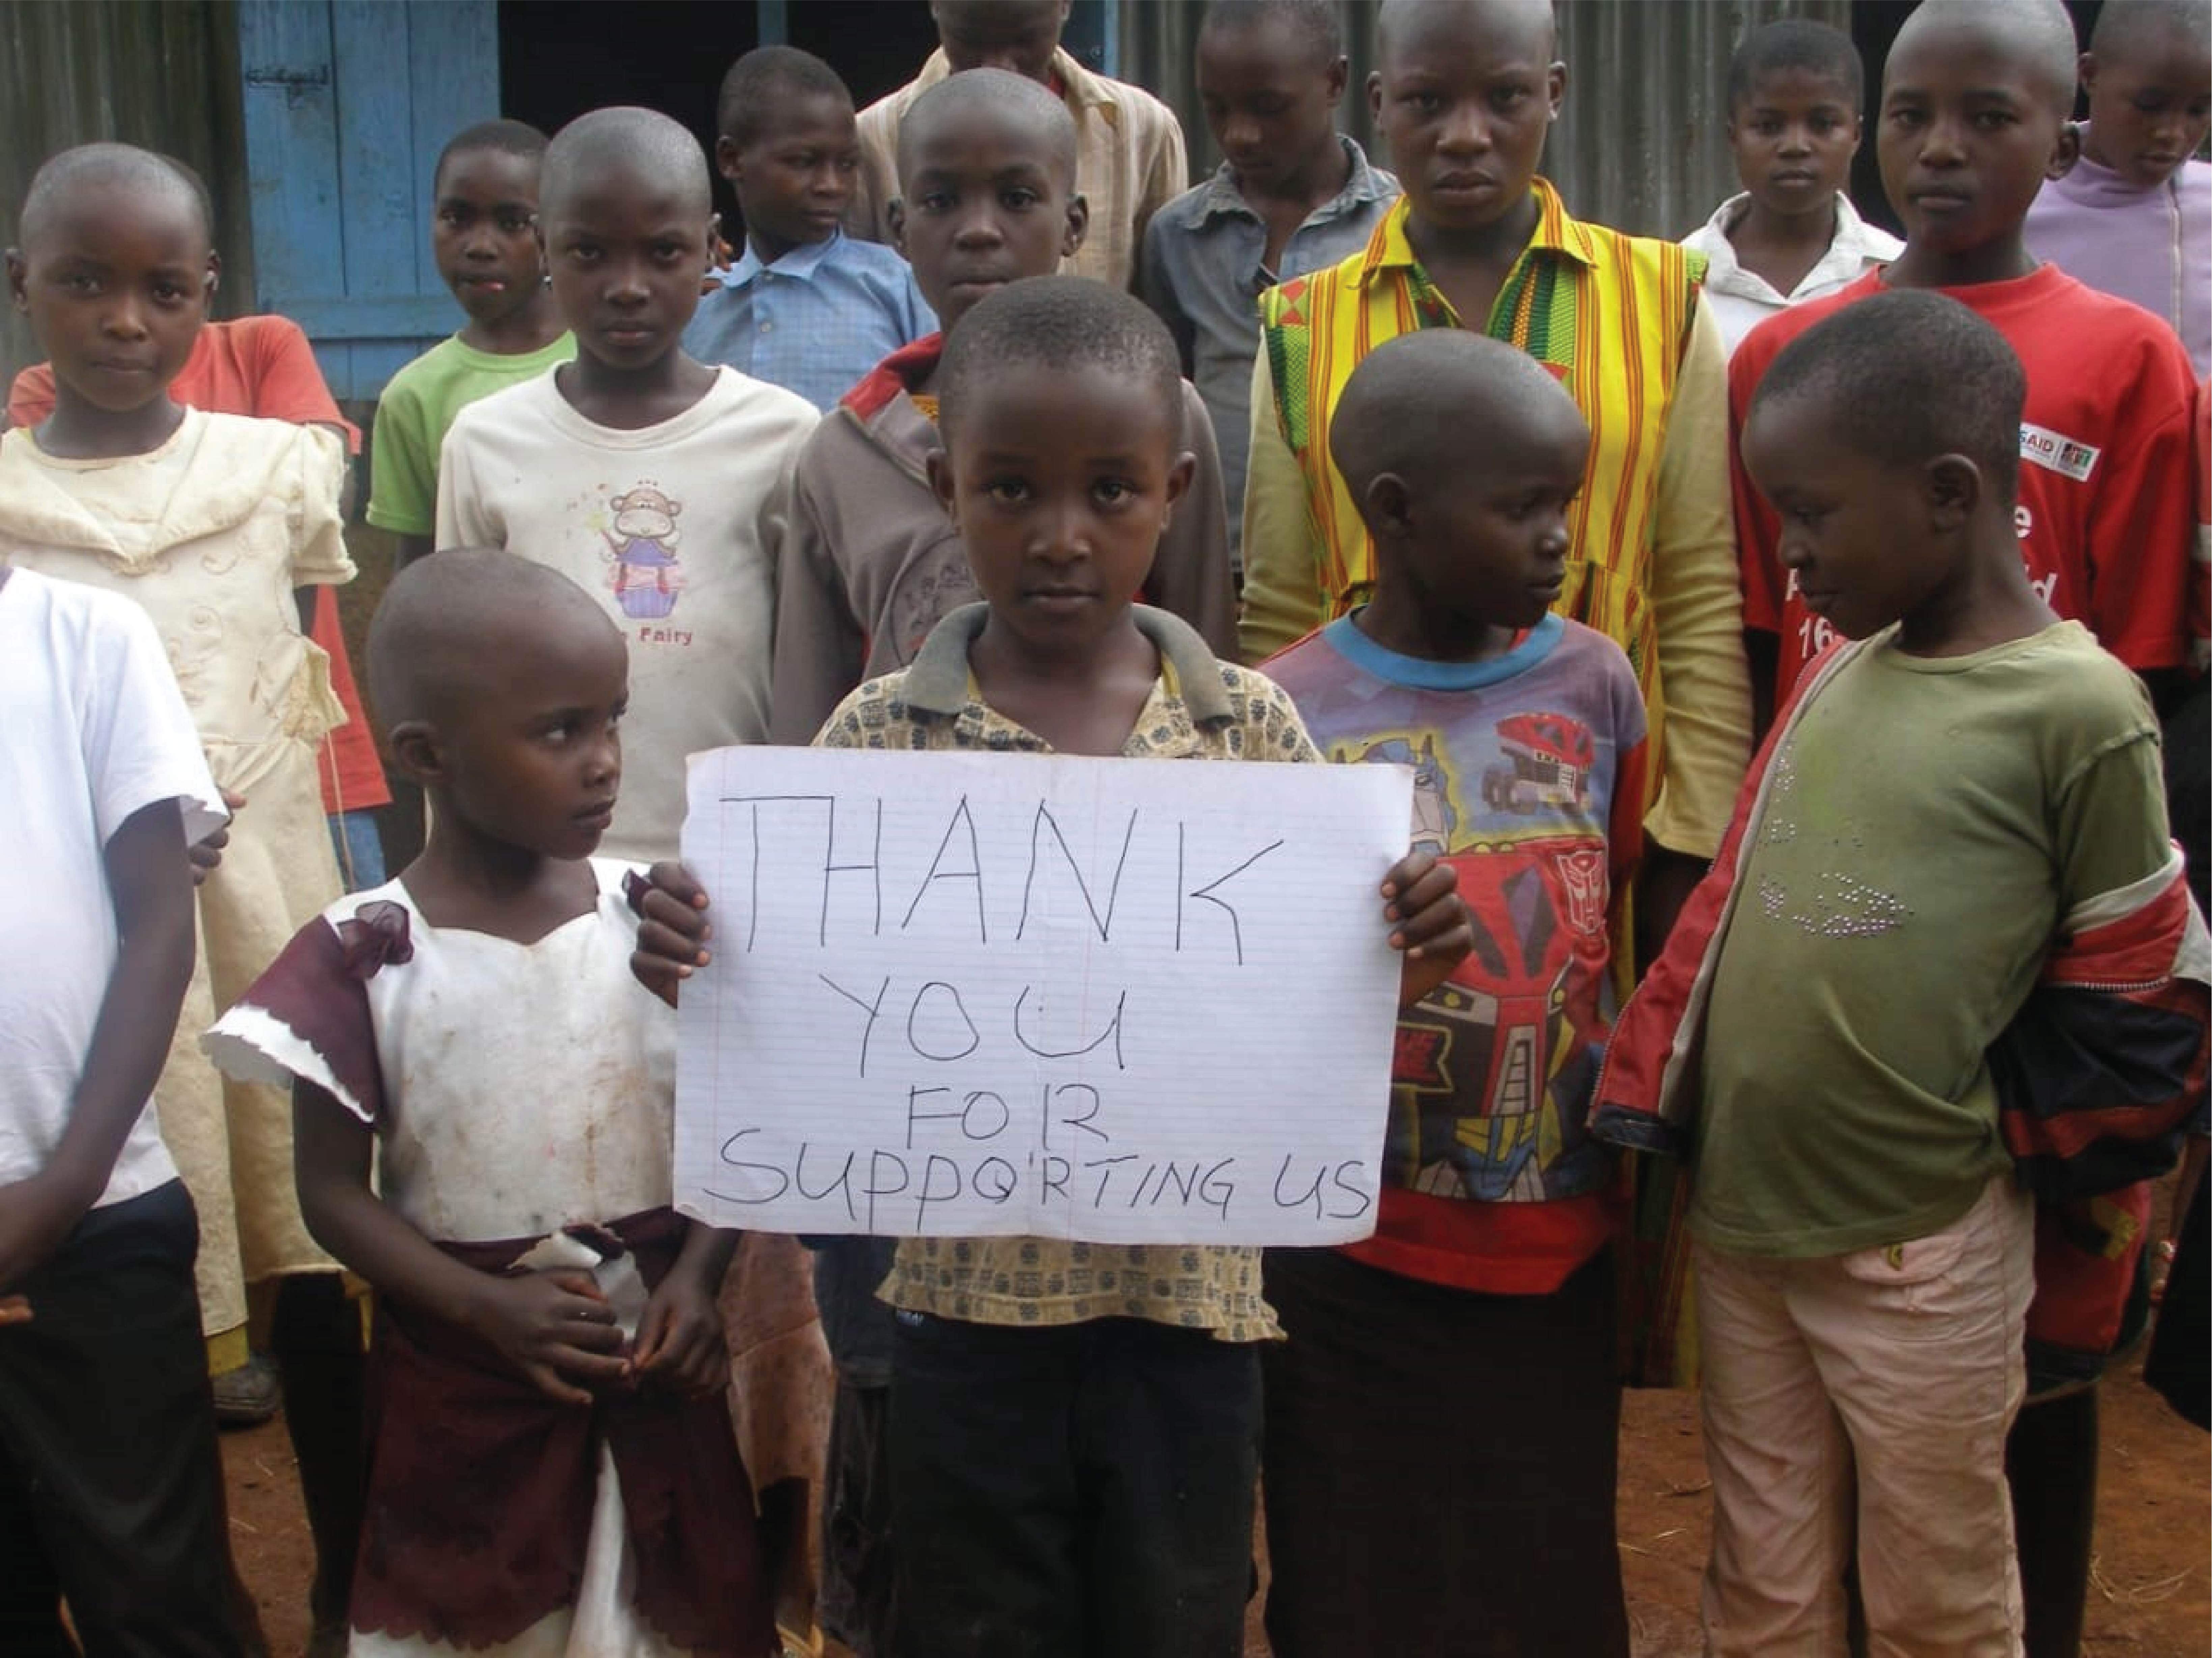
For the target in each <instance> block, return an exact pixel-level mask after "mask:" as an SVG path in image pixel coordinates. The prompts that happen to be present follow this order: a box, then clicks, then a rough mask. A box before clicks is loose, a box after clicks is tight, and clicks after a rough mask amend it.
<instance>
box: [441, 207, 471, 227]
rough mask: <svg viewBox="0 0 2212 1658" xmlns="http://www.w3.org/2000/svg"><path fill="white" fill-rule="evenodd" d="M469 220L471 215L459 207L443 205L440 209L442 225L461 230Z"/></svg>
mask: <svg viewBox="0 0 2212 1658" xmlns="http://www.w3.org/2000/svg"><path fill="white" fill-rule="evenodd" d="M438 222H439V223H440V224H441V225H446V226H448V227H450V228H453V229H455V230H459V228H461V227H462V226H463V225H465V224H466V223H467V222H469V216H468V215H467V214H466V213H465V212H464V211H462V210H460V209H459V208H458V207H441V208H440V209H439V210H438Z"/></svg>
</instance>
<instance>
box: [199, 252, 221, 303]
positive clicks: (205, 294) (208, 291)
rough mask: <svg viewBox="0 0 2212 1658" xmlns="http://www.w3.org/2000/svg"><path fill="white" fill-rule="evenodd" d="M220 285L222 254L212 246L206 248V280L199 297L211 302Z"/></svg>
mask: <svg viewBox="0 0 2212 1658" xmlns="http://www.w3.org/2000/svg"><path fill="white" fill-rule="evenodd" d="M220 287H222V254H220V253H218V252H216V251H215V250H214V249H213V248H210V249H209V250H208V262H207V280H206V283H205V285H204V288H202V290H201V298H202V299H203V300H204V301H208V302H210V303H212V302H213V301H214V300H215V291H216V288H220Z"/></svg>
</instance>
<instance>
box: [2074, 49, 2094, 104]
mask: <svg viewBox="0 0 2212 1658" xmlns="http://www.w3.org/2000/svg"><path fill="white" fill-rule="evenodd" d="M2074 78H2075V80H2077V81H2079V82H2081V90H2082V92H2083V93H2084V94H2088V93H2093V92H2094V91H2096V89H2097V54H2096V53H2095V52H2083V53H2082V54H2081V56H2080V57H2079V58H2075V60H2074Z"/></svg>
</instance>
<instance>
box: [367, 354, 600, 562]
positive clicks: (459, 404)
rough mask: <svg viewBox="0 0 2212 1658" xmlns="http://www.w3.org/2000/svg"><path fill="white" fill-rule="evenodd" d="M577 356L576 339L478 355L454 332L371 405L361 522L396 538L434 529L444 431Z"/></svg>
mask: <svg viewBox="0 0 2212 1658" xmlns="http://www.w3.org/2000/svg"><path fill="white" fill-rule="evenodd" d="M574 355H576V337H575V336H574V334H563V335H562V336H561V337H560V338H559V339H557V340H555V341H554V342H553V343H551V344H550V345H543V346H540V347H539V348H538V349H537V350H535V351H526V352H523V353H521V354H520V355H514V356H501V355H498V354H497V353H495V352H491V351H479V350H477V349H476V347H474V346H472V345H464V344H462V343H461V337H460V336H459V334H456V335H454V336H453V338H451V339H449V340H441V341H440V342H439V343H437V344H435V345H434V346H432V347H431V348H430V349H428V351H425V352H424V353H423V354H422V355H421V356H419V357H417V358H416V359H415V361H412V362H410V363H409V364H408V365H407V366H406V367H404V368H402V369H401V370H400V371H399V372H398V374H394V375H393V376H392V380H391V381H390V383H389V384H388V385H386V386H385V388H384V395H383V396H382V397H380V398H378V399H377V403H376V428H375V434H374V436H373V437H371V438H370V440H369V450H368V455H369V489H368V521H369V522H370V523H371V524H374V525H376V527H377V528H378V529H380V530H390V531H394V532H395V533H397V534H399V535H403V536H427V535H429V534H431V533H432V532H433V531H435V530H436V528H437V523H438V449H439V446H441V444H443V443H444V442H445V440H446V428H447V427H449V426H451V425H452V424H453V416H456V415H458V414H459V413H460V412H461V410H464V409H465V408H467V407H468V406H469V405H470V404H472V403H474V402H475V401H476V400H477V398H488V397H489V396H490V395H491V394H492V393H493V392H503V391H505V390H506V389H507V387H508V386H513V385H516V384H519V383H520V382H521V381H523V380H531V379H533V378H535V377H536V376H538V375H539V374H544V372H545V371H546V370H547V369H549V368H554V367H559V366H560V365H561V364H562V363H564V362H567V361H569V360H570V359H571V358H573V357H574Z"/></svg>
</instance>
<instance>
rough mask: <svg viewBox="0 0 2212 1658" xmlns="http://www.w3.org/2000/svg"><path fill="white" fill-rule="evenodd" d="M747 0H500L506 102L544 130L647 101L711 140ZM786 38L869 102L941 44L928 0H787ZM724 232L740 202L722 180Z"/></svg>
mask: <svg viewBox="0 0 2212 1658" xmlns="http://www.w3.org/2000/svg"><path fill="white" fill-rule="evenodd" d="M760 12H761V8H760V7H759V6H757V5H754V4H751V3H749V0H716V3H697V0H500V4H499V78H500V101H501V112H502V113H503V114H506V115H509V116H512V117H513V118H514V119H516V120H518V121H527V122H529V123H530V124H531V125H532V126H536V127H539V128H542V129H543V130H544V131H547V132H556V131H559V130H560V129H561V127H562V126H563V125H566V124H567V123H568V122H569V121H571V120H574V118H576V117H577V116H579V115H581V114H582V113H583V112H585V111H586V110H589V109H598V108H600V107H602V106H605V105H608V104H643V105H645V106H647V108H650V109H657V110H660V111H662V112H664V113H665V114H668V115H672V116H674V117H675V118H677V119H678V120H679V121H681V122H683V123H684V125H685V126H687V127H689V128H690V129H691V131H693V132H695V133H696V134H697V135H698V137H699V142H700V144H701V145H702V147H703V148H704V149H706V150H707V151H708V154H710V155H711V154H712V153H713V152H714V137H715V134H714V94H716V93H717V92H718V91H719V90H720V88H721V84H722V76H723V74H724V73H725V72H726V70H728V69H729V67H730V65H731V64H732V63H734V62H736V61H737V59H738V58H739V57H741V56H743V55H744V53H745V52H750V51H751V50H752V49H753V47H755V46H758V45H759V44H760ZM785 16H786V19H787V27H788V30H789V39H790V44H791V45H793V46H800V47H803V48H805V50H806V51H808V52H813V53H814V54H815V55H816V56H817V57H819V58H823V59H825V60H827V61H828V63H829V65H830V66H831V67H832V68H833V69H835V70H836V71H837V72H838V74H840V75H842V76H844V78H845V83H846V84H847V85H848V86H849V87H850V88H852V89H853V100H854V105H855V106H861V107H865V106H866V105H867V104H869V103H871V102H872V101H873V100H875V99H877V98H879V97H881V96H882V95H883V94H884V93H886V92H890V91H891V90H893V89H894V88H897V87H900V86H902V85H904V84H905V83H906V82H908V81H909V80H911V79H912V78H913V76H914V73H915V70H918V69H920V68H921V62H922V59H924V58H927V57H928V55H929V53H930V50H931V48H933V46H936V44H937V31H936V28H935V27H934V26H933V24H932V23H931V22H930V20H929V8H928V7H927V5H926V4H924V3H923V0H791V3H790V4H788V5H787V8H786V9H785ZM715 194H716V198H717V205H718V206H719V207H720V209H721V210H722V213H723V215H724V218H725V232H724V234H726V235H727V236H729V237H730V238H731V240H735V239H736V238H735V232H736V228H737V216H736V203H733V202H732V201H731V200H730V199H729V197H728V194H727V191H726V190H725V188H724V187H723V186H722V185H721V184H720V181H719V180H718V181H717V183H716V185H715Z"/></svg>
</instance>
